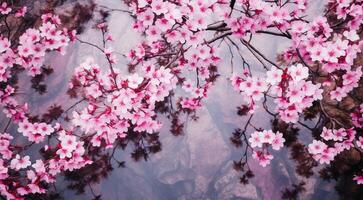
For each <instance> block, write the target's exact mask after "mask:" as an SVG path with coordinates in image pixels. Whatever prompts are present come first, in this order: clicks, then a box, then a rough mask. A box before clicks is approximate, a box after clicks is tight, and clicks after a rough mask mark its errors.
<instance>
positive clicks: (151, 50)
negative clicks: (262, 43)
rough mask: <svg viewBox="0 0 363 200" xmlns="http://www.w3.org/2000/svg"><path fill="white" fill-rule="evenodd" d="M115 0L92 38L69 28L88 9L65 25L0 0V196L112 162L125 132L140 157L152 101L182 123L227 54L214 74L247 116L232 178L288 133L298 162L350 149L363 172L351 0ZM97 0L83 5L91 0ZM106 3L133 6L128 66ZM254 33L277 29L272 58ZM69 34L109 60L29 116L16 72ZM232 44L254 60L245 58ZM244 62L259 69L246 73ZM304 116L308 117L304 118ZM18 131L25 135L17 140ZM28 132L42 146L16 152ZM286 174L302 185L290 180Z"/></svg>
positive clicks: (178, 127) (61, 45) (335, 156)
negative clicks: (227, 61) (268, 120)
mask: <svg viewBox="0 0 363 200" xmlns="http://www.w3.org/2000/svg"><path fill="white" fill-rule="evenodd" d="M124 3H125V4H126V5H127V7H128V8H129V9H128V10H121V9H120V10H118V9H111V8H107V7H101V6H100V7H98V9H99V10H98V11H99V13H100V16H101V17H100V19H99V20H96V24H95V27H94V28H95V29H96V30H97V31H98V32H99V33H100V35H101V39H102V45H100V46H98V45H96V44H93V43H91V42H89V41H84V40H83V39H82V36H81V35H80V34H79V33H80V32H81V31H82V28H81V23H82V22H84V21H86V19H82V18H80V19H79V18H78V20H79V22H78V23H75V25H74V26H70V27H67V24H63V23H62V18H64V19H63V20H64V21H67V18H66V17H64V16H63V17H62V16H58V15H57V14H56V13H54V11H52V10H45V11H42V13H41V15H39V16H36V17H34V19H33V20H34V22H33V23H31V25H29V23H26V22H27V21H29V20H30V19H28V17H29V16H30V15H31V14H30V13H28V12H29V9H28V8H27V7H26V6H24V5H21V3H18V4H17V3H13V2H11V3H10V2H3V3H2V4H1V6H0V13H1V15H0V21H1V26H0V30H1V36H0V47H1V48H0V105H1V107H2V110H3V113H4V114H5V115H6V117H7V118H8V121H7V123H6V124H5V127H4V129H3V130H2V132H1V133H0V143H1V145H0V154H1V158H0V172H1V173H0V194H1V195H2V196H3V197H5V198H7V199H25V198H27V197H30V196H31V195H37V194H41V193H47V189H48V188H49V185H52V184H54V182H55V181H56V177H57V176H59V175H61V174H71V173H72V172H81V171H82V169H87V167H88V168H91V169H92V168H95V169H96V168H102V167H104V166H106V167H107V168H111V167H110V165H111V160H114V161H115V162H117V163H118V164H119V166H122V165H123V162H122V161H119V160H117V159H116V158H115V157H114V153H115V151H116V150H117V149H120V148H121V149H124V148H125V147H126V146H127V145H128V144H129V143H133V144H134V151H133V157H134V158H135V159H136V160H138V159H140V158H144V159H147V158H148V154H149V153H155V152H158V151H160V148H161V147H160V142H159V141H158V135H157V133H158V132H159V131H160V129H161V127H162V126H163V124H162V122H161V121H160V120H159V119H158V118H157V116H158V114H164V115H166V116H167V117H168V118H169V119H170V120H171V122H172V127H171V132H172V133H174V134H175V135H180V134H181V133H182V128H183V122H181V118H180V116H191V118H192V119H194V120H197V116H196V112H197V110H198V109H199V108H201V107H202V106H203V103H204V100H205V99H206V98H208V93H209V91H210V90H212V89H213V84H214V82H215V80H216V79H217V78H218V77H219V76H220V74H219V73H218V69H219V68H223V67H231V71H232V72H231V74H230V75H229V76H228V77H226V78H228V79H229V80H230V83H231V87H232V88H234V90H235V92H237V93H239V94H240V97H241V99H243V101H244V102H245V103H244V105H242V106H241V107H240V108H239V110H238V113H239V114H240V115H241V116H245V117H247V119H248V120H247V122H246V123H245V125H244V128H243V129H239V130H236V132H235V133H233V136H232V137H231V141H232V142H233V143H234V144H236V145H237V146H244V147H245V148H244V149H243V151H244V153H243V156H242V159H241V160H239V161H235V168H237V169H239V170H241V171H243V172H244V174H243V176H242V177H241V182H248V178H251V177H253V173H252V169H251V168H250V166H249V165H248V159H249V158H250V157H252V159H255V160H257V161H258V162H259V163H260V165H261V166H262V167H265V166H267V165H269V164H270V162H271V160H272V159H273V157H274V156H273V151H278V150H280V149H281V148H284V146H286V147H287V148H290V147H291V148H295V149H298V150H295V151H299V152H300V154H299V155H300V156H302V155H303V156H305V160H304V161H302V159H300V157H299V155H295V156H292V157H293V158H294V159H295V160H297V162H298V164H299V165H303V166H305V167H306V168H307V169H304V170H301V171H298V173H300V174H304V172H307V174H310V173H309V172H311V169H312V168H313V167H316V166H317V165H318V164H320V165H323V166H329V165H331V166H333V165H335V163H336V162H338V160H340V159H341V157H342V156H347V155H348V156H352V155H357V154H358V155H359V156H358V159H357V162H356V163H355V164H354V170H353V169H352V170H353V171H354V177H352V179H353V180H354V181H355V182H356V184H363V159H361V157H362V156H363V132H362V130H363V129H362V128H363V82H362V80H361V77H362V67H361V65H362V61H363V59H362V53H361V51H362V48H363V42H362V40H361V37H362V26H361V23H362V22H363V2H362V1H360V0H326V5H325V10H324V12H323V13H319V15H318V16H312V18H309V15H308V12H307V11H308V8H309V3H311V2H310V1H308V0H293V1H292V0H272V1H269V0H175V1H174V0H170V1H169V0H124ZM78 6H79V5H78ZM95 7H97V5H92V6H90V7H89V8H88V9H89V10H91V12H96V11H95V10H94V9H95ZM112 11H121V12H126V13H128V14H129V15H130V16H131V17H132V18H133V19H134V23H133V25H132V27H130V28H132V29H134V30H135V31H136V32H138V33H140V34H141V35H142V36H143V39H142V41H140V42H139V43H138V44H137V45H136V46H135V47H134V48H132V50H130V52H129V53H128V54H127V55H125V57H126V58H127V60H128V69H129V72H130V73H129V74H128V75H125V74H124V73H122V72H121V70H120V65H121V64H120V63H119V62H118V56H117V54H118V52H116V51H114V50H113V48H112V46H113V45H116V44H114V42H113V36H112V35H111V34H110V33H109V27H108V24H107V13H108V12H112ZM28 15H29V16H28ZM89 15H91V14H88V15H87V14H85V13H83V14H81V16H89ZM72 17H73V18H74V16H71V18H72ZM90 17H91V16H89V18H90ZM68 20H69V18H68ZM19 23H20V24H23V23H24V26H20V25H19ZM16 27H18V28H16ZM22 27H24V28H22ZM257 35H267V36H269V37H272V38H275V37H278V38H284V39H286V40H289V41H290V42H289V46H287V47H286V48H285V49H284V50H283V51H282V52H281V53H280V54H278V55H276V59H274V60H272V59H269V58H268V57H267V56H265V55H264V54H263V53H262V52H261V51H260V50H258V49H257V48H256V47H255V46H254V44H253V42H252V38H254V37H255V36H257ZM72 43H80V44H82V45H86V46H87V47H89V48H95V49H96V50H97V51H98V52H99V53H100V55H102V56H104V58H105V59H106V60H107V66H105V67H102V66H100V65H99V64H98V63H97V61H96V60H95V59H94V58H88V59H86V60H84V62H82V63H80V64H79V65H78V66H76V68H75V69H74V73H73V76H72V78H71V80H69V85H68V87H69V90H68V95H69V96H70V98H71V99H76V103H75V104H73V105H71V106H70V107H68V108H65V107H64V106H63V107H59V106H53V107H52V108H50V109H49V113H46V114H44V115H43V116H42V117H39V116H38V117H36V116H34V115H33V113H31V112H30V111H29V110H30V109H29V106H31V104H28V103H27V102H24V101H25V100H24V99H22V98H21V95H20V92H19V91H20V90H21V88H18V87H17V80H16V79H17V78H16V77H18V76H27V77H30V78H31V79H32V84H33V86H32V87H33V88H34V89H36V90H37V91H40V92H41V91H43V92H44V90H45V85H42V82H43V79H44V76H46V75H47V73H48V74H49V73H52V70H51V69H49V68H46V67H45V66H44V60H45V58H46V56H47V54H50V53H59V54H61V55H64V54H66V53H67V47H68V46H70V45H71V44H72ZM225 47H227V48H228V50H229V51H230V52H231V56H232V57H233V56H238V57H239V60H240V61H241V62H240V63H238V64H237V65H236V63H233V62H232V61H233V60H231V66H222V65H221V63H222V62H221V61H222V59H224V57H223V55H222V53H221V52H222V50H223V48H225ZM242 48H245V49H247V50H248V51H250V53H251V54H252V55H253V56H254V57H255V59H257V60H258V62H259V65H257V66H252V65H251V64H249V63H248V62H247V61H246V55H243V54H242V53H241V49H242ZM267 48H268V47H267ZM233 52H236V53H233ZM255 68H258V69H260V70H263V71H264V73H263V74H257V73H254V70H253V69H255ZM175 91H180V92H175ZM262 111H263V112H265V113H266V115H269V116H271V117H272V118H273V126H272V128H271V129H267V130H263V129H262V128H260V127H258V126H256V125H255V124H253V123H252V121H251V119H252V118H253V116H254V114H255V113H256V112H262ZM308 120H310V121H312V122H315V123H316V124H315V126H314V127H310V126H309V125H307V124H306V123H305V122H306V121H308ZM11 124H12V125H14V126H16V127H17V131H16V132H14V133H12V132H9V131H8V127H9V126H10V125H11ZM297 125H299V126H302V127H304V128H306V129H308V130H309V131H311V134H310V135H312V137H313V139H312V140H311V142H310V143H305V144H301V141H298V139H297V138H294V139H291V138H292V137H294V135H293V134H294V133H293V132H294V130H295V129H296V126H297ZM251 129H254V131H252V132H249V131H248V130H251ZM18 137H22V138H25V139H26V141H27V142H26V143H19V144H18V143H17V141H16V140H15V138H18ZM35 146H37V147H38V148H39V149H40V153H41V155H42V158H38V157H39V156H34V155H31V154H29V153H27V150H28V149H30V148H34V147H35ZM96 166H97V167H96ZM100 166H102V167H100ZM95 173H96V172H95ZM100 173H101V172H100ZM83 178H85V177H83ZM83 187H84V186H83ZM294 187H295V190H296V191H299V190H301V189H299V187H301V185H295V186H294ZM96 197H97V195H95V198H96Z"/></svg>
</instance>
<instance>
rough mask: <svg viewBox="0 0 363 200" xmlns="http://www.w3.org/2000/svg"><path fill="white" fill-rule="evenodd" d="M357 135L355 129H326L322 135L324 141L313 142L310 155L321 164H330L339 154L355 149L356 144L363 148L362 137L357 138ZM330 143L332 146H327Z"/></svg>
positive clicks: (309, 148)
mask: <svg viewBox="0 0 363 200" xmlns="http://www.w3.org/2000/svg"><path fill="white" fill-rule="evenodd" d="M356 134H357V133H356V131H355V130H354V129H353V128H350V129H344V128H340V129H327V128H325V127H324V128H323V131H322V133H321V135H320V136H321V138H322V139H323V140H322V141H320V140H313V142H312V143H311V144H309V146H308V150H309V153H310V154H312V155H313V157H314V159H315V160H316V161H319V162H320V163H321V164H324V163H326V164H329V163H330V162H331V161H332V160H334V158H335V156H336V155H338V154H339V153H341V152H343V151H344V150H350V149H351V148H354V144H355V143H356V142H357V145H358V147H360V148H362V146H361V145H360V143H361V140H362V137H359V138H356ZM329 141H332V142H329ZM328 142H329V144H330V145H328V144H327V143H328ZM331 144H333V145H331Z"/></svg>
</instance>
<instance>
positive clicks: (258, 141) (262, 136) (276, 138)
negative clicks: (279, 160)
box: [248, 130, 285, 167]
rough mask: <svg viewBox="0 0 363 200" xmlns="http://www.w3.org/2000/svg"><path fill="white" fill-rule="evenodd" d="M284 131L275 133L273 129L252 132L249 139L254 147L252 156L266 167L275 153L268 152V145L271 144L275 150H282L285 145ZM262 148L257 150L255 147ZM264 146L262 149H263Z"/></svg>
mask: <svg viewBox="0 0 363 200" xmlns="http://www.w3.org/2000/svg"><path fill="white" fill-rule="evenodd" d="M282 136H283V135H282V133H280V132H278V131H277V132H276V133H274V132H273V131H271V130H264V131H256V132H254V133H252V134H251V137H250V138H249V139H248V141H249V142H250V145H251V147H252V148H254V151H253V154H252V157H253V158H254V159H256V160H258V162H259V164H260V165H261V166H263V167H266V166H267V165H268V164H270V161H271V160H272V159H273V155H272V154H270V153H269V152H268V147H269V146H271V147H272V149H273V150H276V151H277V150H280V148H282V147H283V146H284V142H285V139H284V138H283V137H282ZM256 147H258V148H260V149H259V150H256V149H255V148H256ZM261 148H262V149H261Z"/></svg>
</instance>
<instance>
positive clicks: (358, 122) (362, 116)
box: [350, 104, 363, 128]
mask: <svg viewBox="0 0 363 200" xmlns="http://www.w3.org/2000/svg"><path fill="white" fill-rule="evenodd" d="M350 116H351V117H352V122H353V125H354V126H355V127H358V128H362V127H363V104H361V105H360V106H359V108H357V109H356V110H355V111H354V112H352V113H351V115H350Z"/></svg>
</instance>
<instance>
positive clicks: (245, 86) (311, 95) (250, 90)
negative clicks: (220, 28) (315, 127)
mask: <svg viewBox="0 0 363 200" xmlns="http://www.w3.org/2000/svg"><path fill="white" fill-rule="evenodd" d="M308 76H309V73H308V68H307V67H304V66H303V65H302V64H297V65H293V66H290V67H287V68H285V69H278V68H276V67H271V69H270V70H269V71H267V73H266V77H251V76H248V74H247V75H245V74H243V76H242V77H241V76H237V75H234V76H233V77H232V78H231V81H232V84H233V87H234V88H235V89H237V90H238V91H240V93H241V94H242V96H243V97H244V100H245V101H246V102H248V104H249V105H250V112H254V109H255V108H257V106H255V105H256V102H257V101H259V100H261V99H262V98H263V97H264V95H269V96H271V97H273V98H275V103H276V111H277V112H278V114H279V116H280V118H281V119H282V120H283V121H285V122H287V123H289V122H292V123H295V122H297V121H298V119H299V113H301V112H302V111H303V110H304V109H305V108H308V107H310V106H312V103H313V102H314V101H316V100H321V99H322V93H323V89H322V88H321V84H314V83H312V81H309V80H307V79H308ZM265 98H266V97H265Z"/></svg>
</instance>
